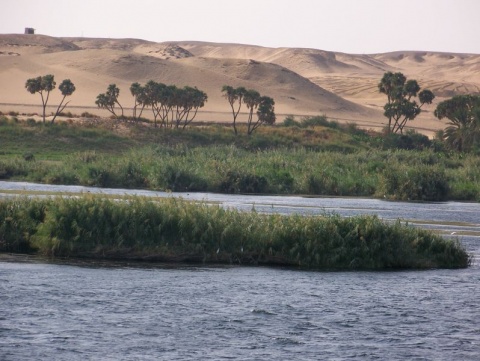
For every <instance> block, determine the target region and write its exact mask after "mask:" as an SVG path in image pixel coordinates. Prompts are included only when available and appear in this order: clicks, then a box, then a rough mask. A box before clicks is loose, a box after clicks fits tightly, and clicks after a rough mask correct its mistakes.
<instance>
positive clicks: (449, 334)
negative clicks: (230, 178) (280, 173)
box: [0, 182, 480, 361]
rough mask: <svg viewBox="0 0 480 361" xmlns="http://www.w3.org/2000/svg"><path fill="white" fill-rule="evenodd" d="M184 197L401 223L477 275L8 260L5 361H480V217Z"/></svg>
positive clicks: (455, 211) (0, 307) (466, 212)
mask: <svg viewBox="0 0 480 361" xmlns="http://www.w3.org/2000/svg"><path fill="white" fill-rule="evenodd" d="M8 184H10V183H8ZM16 186H19V184H17V185H16ZM38 186H39V187H43V186H40V185H38ZM6 187H8V185H7V183H3V182H0V189H6ZM11 187H14V186H13V185H11ZM61 191H64V192H66V191H72V188H69V190H61ZM79 191H95V190H85V189H81V190H79ZM101 191H102V192H104V193H106V192H110V191H109V190H101ZM112 192H114V191H112ZM122 192H123V191H120V194H123V193H122ZM155 194H156V196H177V195H175V194H173V195H172V194H160V195H159V193H155ZM144 195H145V194H144ZM146 195H152V193H148V194H146ZM182 196H183V197H184V198H190V199H203V200H208V201H212V202H213V201H214V202H219V203H221V204H223V205H225V206H228V207H237V208H240V209H251V208H252V207H255V209H257V210H260V211H265V212H267V211H273V212H280V213H295V212H296V213H313V214H315V213H322V212H331V211H335V212H338V213H340V214H343V215H353V214H359V213H374V214H379V216H380V217H382V218H385V219H395V218H398V217H400V218H403V219H406V220H411V221H413V222H414V223H416V224H417V225H421V226H422V227H431V228H435V229H437V230H439V231H442V232H444V233H445V234H450V233H451V232H456V233H457V235H460V240H461V241H462V242H463V244H464V245H465V247H466V248H467V250H468V251H469V252H471V253H473V254H475V255H476V258H477V262H476V263H475V264H474V265H473V266H472V267H470V268H468V269H465V270H431V271H421V272H413V271H410V272H328V273H327V272H303V271H296V270H291V269H290V270H289V269H278V268H256V267H183V268H182V267H176V268H171V267H170V268H167V267H165V266H164V265H149V266H148V267H145V265H141V264H122V263H117V264H113V263H109V264H93V263H83V264H79V263H76V264H73V263H70V264H51V263H46V262H40V261H31V260H30V261H28V262H18V261H15V262H7V261H3V262H2V261H0V360H5V361H10V360H11V361H16V360H20V361H21V360H226V359H232V360H322V359H328V360H448V361H450V360H479V359H480V307H479V302H480V287H479V284H480V265H479V262H478V255H479V254H480V237H479V234H478V233H479V230H480V229H479V227H480V224H479V222H480V206H479V205H478V204H474V203H456V202H448V203H435V204H428V203H421V204H412V203H392V202H383V201H380V200H362V199H336V198H320V199H310V198H301V197H243V196H224V195H212V194H192V195H188V194H182Z"/></svg>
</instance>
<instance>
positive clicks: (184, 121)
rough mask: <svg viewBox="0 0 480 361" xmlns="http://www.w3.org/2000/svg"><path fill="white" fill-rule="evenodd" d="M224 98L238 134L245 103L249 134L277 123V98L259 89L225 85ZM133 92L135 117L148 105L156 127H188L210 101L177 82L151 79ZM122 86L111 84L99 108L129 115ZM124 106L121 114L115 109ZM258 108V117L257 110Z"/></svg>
mask: <svg viewBox="0 0 480 361" xmlns="http://www.w3.org/2000/svg"><path fill="white" fill-rule="evenodd" d="M222 92H223V95H224V97H225V98H226V99H227V101H228V102H229V104H230V106H231V108H232V114H233V129H234V132H235V134H238V129H237V117H238V114H239V113H240V110H241V108H242V105H243V104H245V106H246V107H247V109H248V116H247V134H249V135H250V134H252V133H253V132H254V131H255V130H256V129H257V128H258V127H259V126H260V125H262V124H274V123H275V120H276V115H275V108H274V106H275V101H274V100H273V99H272V98H270V97H268V96H262V95H260V93H259V92H258V91H256V90H253V89H250V90H247V89H245V88H244V87H238V88H233V87H232V86H229V85H225V86H223V88H222ZM130 93H131V94H132V96H133V98H134V107H133V118H134V119H135V120H138V119H139V118H140V117H141V116H142V114H143V111H144V110H145V109H146V108H150V109H151V111H152V114H153V119H154V125H155V127H157V126H158V124H160V127H175V128H179V127H180V126H182V127H183V128H185V127H186V126H187V125H188V124H190V123H191V122H192V120H193V119H194V118H195V117H196V115H197V113H198V110H199V109H200V108H202V107H203V106H204V105H205V103H206V102H207V99H208V96H207V94H206V93H205V92H203V91H201V90H199V89H197V88H196V87H195V88H192V87H190V86H185V87H183V88H178V87H176V86H175V85H165V84H163V83H157V82H155V81H153V80H150V81H149V82H147V83H146V84H145V85H141V84H140V83H137V82H136V83H133V84H132V85H131V86H130ZM119 95H120V89H119V88H118V87H117V86H116V85H115V84H110V85H109V86H108V88H107V91H106V92H105V93H102V94H99V95H98V96H97V100H96V101H95V104H97V106H98V107H99V108H102V109H106V110H108V111H109V112H110V113H112V114H113V115H114V116H115V117H117V118H118V117H120V118H125V116H124V111H123V107H122V105H121V104H120V102H119V101H118V97H119ZM117 106H118V107H119V108H120V111H121V115H119V114H117V112H116V110H115V108H116V107H117ZM255 111H256V118H254V112H255Z"/></svg>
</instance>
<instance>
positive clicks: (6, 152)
mask: <svg viewBox="0 0 480 361" xmlns="http://www.w3.org/2000/svg"><path fill="white" fill-rule="evenodd" d="M0 124H1V125H0V144H2V147H1V151H0V179H10V180H26V181H34V182H42V183H52V184H78V185H88V186H99V187H113V188H145V189H155V190H172V191H180V192H182V191H185V192H187V191H188V192H194V191H207V192H220V193H257V194H303V195H331V196H365V197H379V198H387V199H396V200H423V201H443V200H470V201H479V200H480V157H479V156H477V155H475V154H473V153H470V154H465V153H459V152H451V151H448V150H446V149H444V148H443V147H442V143H439V142H436V141H431V140H429V139H428V138H426V137H424V136H422V135H420V134H417V133H409V134H405V135H396V134H389V135H383V134H380V133H373V132H367V131H364V130H360V129H358V128H357V127H356V126H354V125H340V124H338V123H336V122H333V121H328V120H327V119H326V118H325V117H313V118H305V119H302V120H301V121H297V120H296V119H295V118H293V117H288V118H287V119H285V121H284V124H283V125H281V126H280V125H277V126H274V127H262V128H260V129H258V132H257V133H255V134H254V135H253V136H247V135H246V134H238V135H237V136H235V135H234V134H233V133H232V132H231V130H230V129H229V128H228V127H226V126H223V125H218V124H217V125H212V124H210V125H205V124H204V125H201V126H196V127H192V128H186V129H185V130H184V131H180V130H176V129H158V128H157V129H156V128H152V127H150V126H148V125H143V124H128V123H119V122H116V121H109V120H106V121H100V120H89V121H84V122H83V123H81V122H72V123H68V122H64V123H61V124H55V125H50V126H43V125H41V124H38V123H35V122H33V121H29V120H27V121H26V122H18V121H15V117H10V118H8V117H6V116H3V117H2V118H1V119H0ZM242 126H243V127H244V126H245V125H238V127H242ZM245 133H246V132H245Z"/></svg>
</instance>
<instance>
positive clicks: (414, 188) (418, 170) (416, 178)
mask: <svg viewBox="0 0 480 361" xmlns="http://www.w3.org/2000/svg"><path fill="white" fill-rule="evenodd" d="M449 192H450V187H449V183H448V179H447V176H446V174H445V171H444V170H443V169H440V168H439V167H432V166H426V165H421V166H418V167H415V168H411V167H408V168H407V167H406V166H392V167H388V168H387V169H385V170H384V172H383V173H382V176H381V179H380V185H379V193H380V194H382V195H383V196H384V197H386V198H390V199H397V200H405V201H408V200H422V201H444V200H446V199H447V198H448V196H449Z"/></svg>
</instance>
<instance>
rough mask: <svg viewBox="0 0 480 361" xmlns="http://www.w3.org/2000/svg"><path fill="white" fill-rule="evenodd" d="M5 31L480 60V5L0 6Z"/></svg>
mask: <svg viewBox="0 0 480 361" xmlns="http://www.w3.org/2000/svg"><path fill="white" fill-rule="evenodd" d="M0 9H1V12H0V13H1V14H2V16H1V20H0V33H1V34H10V33H23V31H24V28H25V27H32V28H35V29H36V31H37V33H38V34H44V35H50V36H67V37H72V36H73V37H77V36H84V37H104V38H139V39H145V40H151V41H157V42H162V41H181V40H198V41H211V42H225V43H240V44H252V45H261V46H269V47H303V48H316V49H322V50H331V51H340V52H346V53H358V54H362V53H366V54H368V53H378V52H389V51H396V50H428V51H445V52H459V53H476V54H480V0H397V1H393V0H168V1H163V0H157V1H155V0H131V1H126V0H0Z"/></svg>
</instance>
